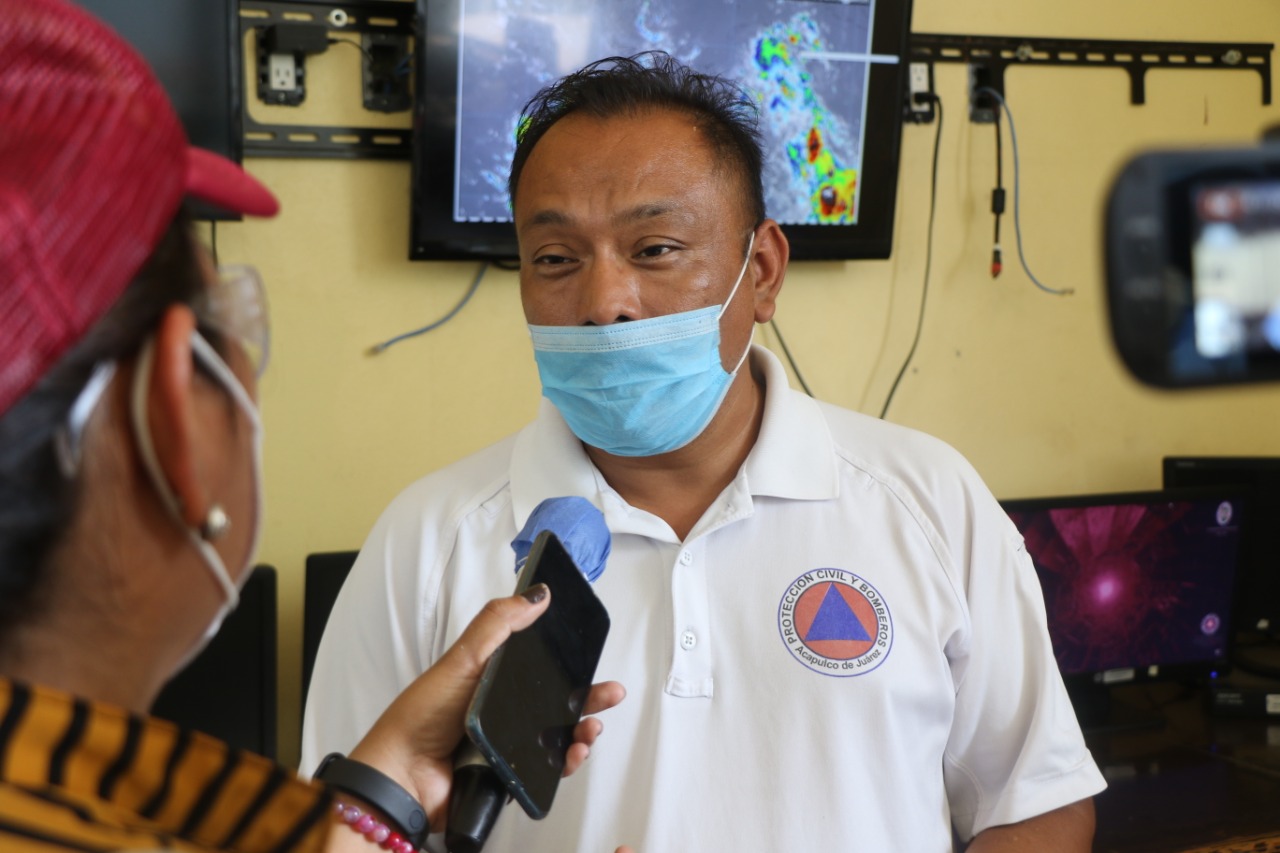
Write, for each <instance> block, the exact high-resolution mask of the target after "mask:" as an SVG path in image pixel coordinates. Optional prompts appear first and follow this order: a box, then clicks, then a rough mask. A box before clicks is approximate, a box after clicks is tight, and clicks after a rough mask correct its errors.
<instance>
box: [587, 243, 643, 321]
mask: <svg viewBox="0 0 1280 853" xmlns="http://www.w3.org/2000/svg"><path fill="white" fill-rule="evenodd" d="M580 295H581V304H580V305H579V318H580V319H579V322H580V323H582V324H583V325H594V326H606V325H609V324H610V323H621V322H624V321H626V320H639V319H641V311H642V309H641V304H640V282H639V279H638V277H637V275H636V273H635V271H634V270H631V269H629V267H628V265H627V263H626V262H625V260H623V259H619V258H596V259H593V260H592V261H591V263H590V264H589V266H588V268H587V270H586V275H585V276H583V285H582V291H581V294H580Z"/></svg>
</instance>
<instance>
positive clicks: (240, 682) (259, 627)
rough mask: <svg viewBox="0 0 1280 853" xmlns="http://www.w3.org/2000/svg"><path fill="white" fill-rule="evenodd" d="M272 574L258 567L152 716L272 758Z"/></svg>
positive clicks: (166, 690) (274, 708) (274, 706)
mask: <svg viewBox="0 0 1280 853" xmlns="http://www.w3.org/2000/svg"><path fill="white" fill-rule="evenodd" d="M276 601H277V595H276V570H275V569H274V568H272V567H271V566H257V567H256V568H255V569H254V570H253V574H251V575H250V576H249V579H248V580H247V581H246V582H245V585H244V589H243V590H241V592H240V606H239V607H237V608H236V609H235V610H233V611H232V612H231V613H230V614H228V615H227V618H226V619H225V620H224V621H223V623H222V627H221V628H220V629H219V630H218V633H217V634H215V635H214V637H213V639H212V640H210V641H209V645H208V646H206V647H205V648H204V650H203V651H202V652H201V653H200V654H199V655H197V656H196V658H195V659H194V660H192V661H191V663H189V664H187V667H186V668H185V669H183V670H182V671H181V672H179V673H178V674H177V675H175V676H174V677H173V679H172V680H170V681H169V683H168V684H166V685H165V688H164V690H163V691H161V693H160V696H159V698H158V699H156V701H155V704H154V705H153V706H152V708H151V713H152V714H153V715H154V716H156V717H161V718H163V719H166V720H170V721H172V722H175V723H177V724H179V725H181V726H183V727H185V728H189V729H195V730H197V731H201V732H204V733H206V734H210V735H213V736H214V737H216V738H218V739H219V740H222V741H225V742H227V743H229V744H231V745H232V746H235V747H239V748H240V749H247V750H249V751H250V752H256V753H258V754H259V755H265V756H267V757H268V758H275V757H276V713H277V702H276V696H277V692H276V626H277V624H278V622H279V620H278V616H277V612H276Z"/></svg>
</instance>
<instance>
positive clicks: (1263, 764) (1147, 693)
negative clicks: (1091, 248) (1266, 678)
mask: <svg viewBox="0 0 1280 853" xmlns="http://www.w3.org/2000/svg"><path fill="white" fill-rule="evenodd" d="M1113 702H1114V703H1115V705H1116V710H1117V711H1118V712H1120V713H1121V715H1123V714H1124V713H1125V712H1126V711H1127V712H1131V713H1134V712H1137V713H1143V712H1146V713H1152V714H1157V715H1159V717H1160V718H1162V719H1163V722H1164V724H1163V725H1162V726H1160V727H1159V728H1149V729H1133V730H1127V731H1117V732H1113V733H1106V732H1099V733H1088V734H1087V735H1086V739H1087V741H1088V743H1089V748H1090V749H1091V750H1093V755H1094V759H1095V760H1096V761H1097V762H1098V766H1099V768H1101V770H1102V773H1103V775H1104V776H1105V777H1106V779H1107V784H1108V787H1107V790H1106V791H1104V792H1103V793H1102V794H1100V795H1099V796H1098V797H1097V798H1096V799H1095V801H1094V805H1095V808H1096V810H1097V815H1098V830H1097V834H1096V836H1095V841H1094V850H1095V851H1098V853H1171V851H1196V853H1209V851H1223V853H1235V851H1242V853H1244V851H1247V853H1280V717H1277V718H1269V719H1268V718H1257V719H1248V718H1235V717H1224V716H1215V715H1211V714H1209V713H1207V712H1206V710H1205V709H1206V704H1205V694H1204V691H1203V690H1201V689H1198V688H1188V687H1184V686H1182V685H1170V684H1162V685H1158V686H1148V687H1119V688H1115V689H1114V690H1113Z"/></svg>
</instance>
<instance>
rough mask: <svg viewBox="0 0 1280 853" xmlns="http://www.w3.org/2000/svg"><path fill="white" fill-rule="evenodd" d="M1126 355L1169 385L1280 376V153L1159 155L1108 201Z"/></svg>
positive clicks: (1133, 168) (1118, 320) (1110, 290)
mask: <svg viewBox="0 0 1280 853" xmlns="http://www.w3.org/2000/svg"><path fill="white" fill-rule="evenodd" d="M1106 265H1107V302H1108V310H1109V313H1110V322H1111V331H1112V337H1113V339H1114V340H1115V343H1116V348H1117V350H1118V351H1119V353H1120V356H1121V359H1122V360H1123V361H1124V363H1125V365H1126V366H1127V367H1128V369H1129V371H1130V372H1131V373H1132V374H1133V375H1134V376H1135V377H1136V378H1138V379H1139V380H1141V381H1143V382H1146V383H1148V384H1150V385H1155V386H1158V387H1163V388H1180V387H1186V386H1197V385H1221V384H1233V383H1240V382H1261V381H1274V380H1278V379H1280V145H1277V144H1275V143H1266V144H1263V145H1259V146H1257V147H1254V148H1230V149H1202V150H1194V151H1190V150H1189V151H1153V152H1147V153H1144V154H1140V155H1139V156H1137V157H1135V158H1134V159H1132V160H1131V161H1129V162H1128V163H1127V164H1126V165H1125V166H1124V168H1123V169H1122V170H1121V172H1120V174H1119V176H1118V177H1117V178H1116V180H1115V182H1114V184H1113V186H1112V189H1111V193H1110V196H1109V198H1108V202H1107V221H1106Z"/></svg>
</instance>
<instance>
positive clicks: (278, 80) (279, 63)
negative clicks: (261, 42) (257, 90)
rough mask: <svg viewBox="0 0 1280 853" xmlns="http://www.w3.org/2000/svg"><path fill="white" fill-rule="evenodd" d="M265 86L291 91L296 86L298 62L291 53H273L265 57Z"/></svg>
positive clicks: (281, 90)
mask: <svg viewBox="0 0 1280 853" xmlns="http://www.w3.org/2000/svg"><path fill="white" fill-rule="evenodd" d="M267 88H268V89H270V90H271V91H273V92H292V91H293V90H294V89H296V88H298V64H297V62H296V61H295V60H294V58H293V54H291V53H273V54H271V56H269V57H268V58H267Z"/></svg>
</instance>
